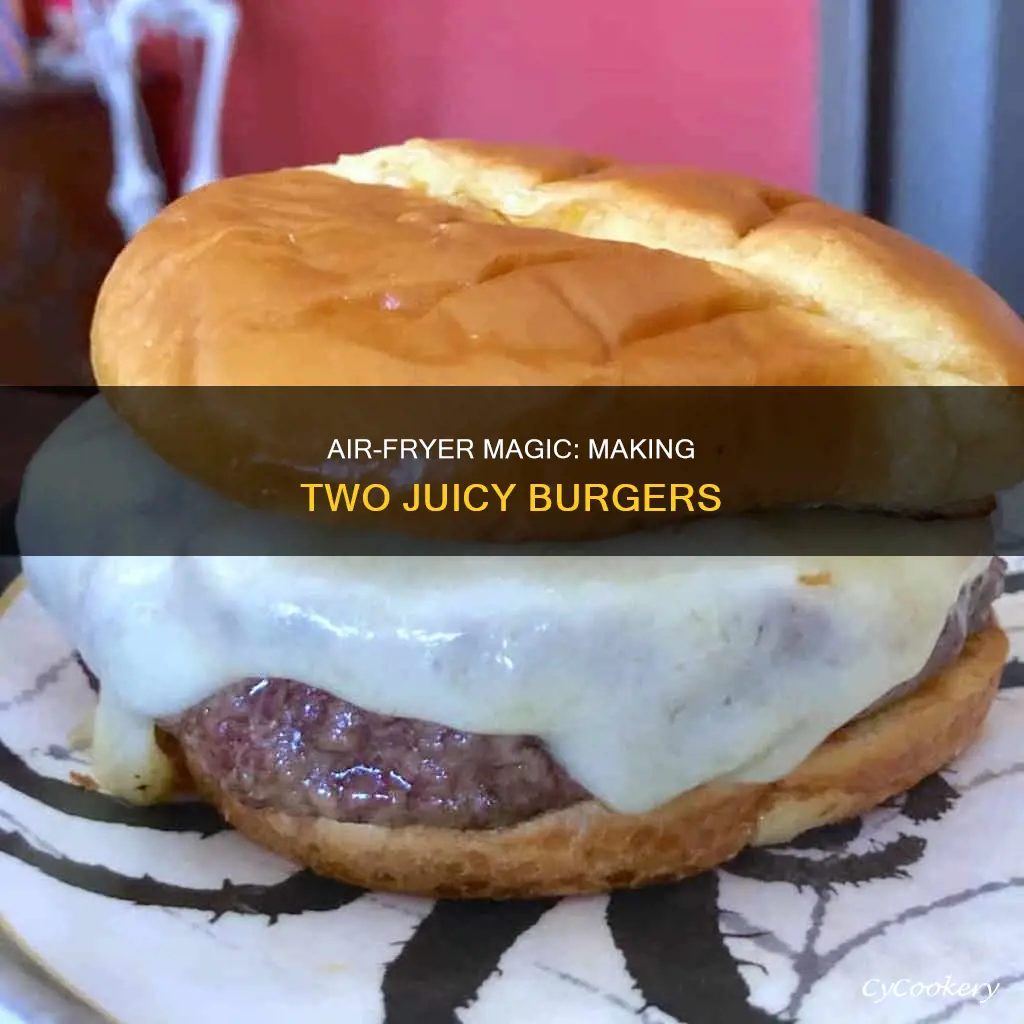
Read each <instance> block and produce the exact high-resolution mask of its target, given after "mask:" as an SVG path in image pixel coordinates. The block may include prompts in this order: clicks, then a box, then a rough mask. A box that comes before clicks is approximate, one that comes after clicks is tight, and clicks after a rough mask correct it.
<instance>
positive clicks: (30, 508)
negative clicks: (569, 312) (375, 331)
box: [2, 386, 1024, 555]
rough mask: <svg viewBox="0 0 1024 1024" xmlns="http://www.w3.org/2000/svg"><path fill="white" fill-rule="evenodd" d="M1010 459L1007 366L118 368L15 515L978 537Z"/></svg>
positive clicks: (400, 532) (677, 539)
mask: <svg viewBox="0 0 1024 1024" xmlns="http://www.w3.org/2000/svg"><path fill="white" fill-rule="evenodd" d="M2 423H3V427H4V429H5V430H16V429H17V426H18V424H17V420H16V418H12V417H6V418H5V419H4V420H3V421H2ZM1021 480H1024V395H1022V393H1021V392H1020V390H1019V389H1013V388H964V387H948V388H944V387H932V388H923V387H904V388H893V387H861V388H844V387H836V388H821V387H807V388H800V387H786V388H779V387H764V388H762V387H756V386H751V387H733V386H729V387H720V388H714V387H705V388H658V387H650V388H612V387H594V388H534V387H516V388H512V387H507V388H488V387H481V388H388V387H381V388H243V387H239V388H120V389H111V390H108V391H106V392H104V394H103V396H102V397H100V398H95V399H92V400H90V401H88V402H86V403H85V404H84V405H82V406H81V407H80V408H79V409H78V410H77V411H75V412H74V413H73V414H72V415H70V416H69V417H68V418H67V419H66V420H65V421H64V422H63V423H61V425H60V426H59V427H58V428H57V429H56V431H54V432H53V433H52V434H51V435H50V437H49V438H48V439H47V440H46V441H45V442H44V443H43V444H42V445H41V446H40V447H39V449H38V451H37V452H36V454H35V456H34V457H33V459H32V462H31V464H30V466H29V468H28V471H27V472H26V474H25V477H24V481H23V486H22V492H21V500H20V510H19V516H18V524H17V533H18V543H19V546H20V547H21V549H22V550H23V551H25V552H26V553H35V554H87V555H94V554H137V555H161V554H175V553H194V554H211V555H217V554H262V555H277V554H326V553H333V554H343V555H359V554H367V555H369V554H384V555H391V554H423V555H431V554H460V553H465V554H488V555H490V554H494V555H509V554H536V553H540V554H559V555H579V554H615V555H619V554H647V555H661V554H690V555H700V554H709V555H712V554H714V555H733V554H735V555H761V554H771V553H785V554H798V555H799V554H807V555H818V554H851V555H872V554H942V553H950V554H974V553H983V552H986V551H991V550H992V549H993V545H994V544H995V541H994V539H993V535H992V530H991V523H990V521H989V514H990V513H991V512H992V509H993V501H992V497H993V495H995V494H996V493H997V492H1003V491H1006V490H1008V489H1010V488H1012V487H1014V486H1015V485H1016V484H1018V483H1019V482H1020V481H1021Z"/></svg>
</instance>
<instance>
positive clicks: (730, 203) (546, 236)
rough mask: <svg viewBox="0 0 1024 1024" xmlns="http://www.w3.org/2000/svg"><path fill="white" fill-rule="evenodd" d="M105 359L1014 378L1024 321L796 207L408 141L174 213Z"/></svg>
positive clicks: (114, 294)
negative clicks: (384, 186)
mask: <svg viewBox="0 0 1024 1024" xmlns="http://www.w3.org/2000/svg"><path fill="white" fill-rule="evenodd" d="M347 182H357V183H361V184H363V185H364V186H365V185H372V186H381V185H387V186H395V187H396V188H397V191H396V190H395V189H381V188H379V187H378V188H373V189H371V188H367V187H360V188H353V187H351V186H350V185H349V184H347ZM431 200H433V201H431ZM525 228H533V229H538V228H542V229H547V230H545V231H537V230H531V231H526V230H524V229H525ZM598 240H611V241H615V242H619V243H628V244H625V245H606V244H604V245H603V244H599V241H598ZM650 250H669V252H671V253H677V254H681V255H684V256H687V257H691V259H687V260H680V259H678V258H675V257H673V256H672V255H669V252H664V251H650ZM737 316H738V318H739V319H738V320H736V319H734V317H737ZM271 325H272V329H269V330H268V326H271ZM484 335H485V336H486V344H479V341H480V340H481V338H482V337H483V336H484ZM474 342H477V343H474ZM93 363H94V368H95V372H96V376H97V379H98V381H99V383H100V384H101V385H146V384H163V385H167V384H201V385H208V384H229V385H234V384H272V385H278V384H315V385H320V384H407V383H408V384H424V383H427V384H430V383H438V384H446V385H451V384H495V385H500V384H577V383H595V384H603V383H630V384H632V383H636V384H650V383H657V384H681V385H694V384H697V385H699V384H705V383H707V384H722V383H736V384H747V383H752V384H806V383H815V384H817V383H822V384H849V385H858V384H933V385H934V384H1020V383H1024V326H1022V323H1021V320H1020V318H1019V317H1017V315H1016V314H1015V313H1014V312H1013V311H1012V310H1011V309H1010V308H1009V307H1008V306H1007V305H1006V304H1005V303H1004V302H1003V301H1002V300H1001V299H1000V298H999V297H998V296H997V295H996V294H995V293H994V292H993V291H991V290H990V289H989V288H988V287H987V286H986V285H984V284H983V283H982V282H981V281H979V280H978V279H976V278H974V277H972V276H971V275H970V274H968V273H967V272H965V271H963V270H961V269H960V268H958V267H957V266H956V265H955V264H953V263H952V262H950V261H949V260H947V259H945V258H944V257H943V256H941V255H939V254H938V253H935V252H933V251H931V250H929V249H927V248H926V247H924V246H922V245H919V244H918V243H916V242H914V241H912V240H911V239H909V238H907V237H905V236H903V235H901V234H899V233H898V232H896V231H894V230H892V229H890V228H888V227H885V226H884V225H881V224H878V223H876V222H874V221H871V220H869V219H867V218H865V217H861V216H857V215H854V214H851V213H847V212H845V211H842V210H840V209H837V208H836V207H833V206H829V205H828V204H826V203H823V202H820V201H818V200H815V199H811V198H809V197H808V196H805V195H801V194H799V193H796V192H792V191H788V190H784V189H779V188H772V187H769V186H766V185H763V184H760V183H758V182H755V181H752V180H748V179H744V178H739V177H734V176H728V175H722V174H710V173H702V172H698V171H692V170H686V169H677V168H664V167H653V168H652V167H634V166H630V165H625V164H616V163H613V162H612V161H610V160H604V159H597V158H594V157H589V156H584V155H581V154H577V153H572V152H568V151H562V150H549V149H539V148H530V147H522V146H515V147H513V146H499V145H482V144H477V143H466V142H430V141H426V140H413V141H411V142H408V143H406V144H405V145H403V146H394V147H387V148H384V149H378V150H374V151H371V152H369V153H366V154H363V155H360V156H344V157H341V158H340V159H339V160H338V162H337V163H336V164H334V165H329V166H326V167H323V168H319V169H307V170H304V171H283V172H277V173H272V174H268V175H256V176H251V177H245V178H236V179H233V180H228V181H223V182H218V183H216V184H214V185H212V186H210V187H208V188H206V189H203V190H200V191H199V192H196V193H193V194H191V195H188V196H186V197H184V198H183V199H180V200H179V201H178V202H176V203H174V204H172V205H171V206H170V207H169V208H168V209H167V210H165V211H164V212H163V213H162V214H161V215H160V216H158V217H157V218H156V219H155V220H154V221H153V222H152V223H151V224H150V225H148V226H147V227H146V228H145V229H144V230H143V231H142V232H141V233H140V234H139V235H138V236H137V237H136V238H135V239H134V240H133V241H132V243H131V244H130V245H129V246H128V247H127V249H126V250H125V251H124V253H123V254H122V255H121V258H120V259H119V260H118V261H117V263H116V264H115V266H114V268H113V270H112V271H111V273H110V275H109V277H108V279H107V282H106V284H105V286H104V288H103V291H102V295H101V297H100V301H99V304H98V307H97V310H96V318H95V322H94V329H93ZM665 372H668V373H669V374H670V377H669V379H666V378H665V376H664V375H663V374H664V373H665ZM654 374H657V376H654Z"/></svg>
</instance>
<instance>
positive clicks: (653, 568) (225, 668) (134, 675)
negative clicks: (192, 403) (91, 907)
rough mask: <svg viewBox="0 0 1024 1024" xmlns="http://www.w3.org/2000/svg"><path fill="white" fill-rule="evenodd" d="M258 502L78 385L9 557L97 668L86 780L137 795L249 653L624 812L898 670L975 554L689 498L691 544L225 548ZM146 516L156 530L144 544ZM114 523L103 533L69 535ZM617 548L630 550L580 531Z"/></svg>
mask: <svg viewBox="0 0 1024 1024" xmlns="http://www.w3.org/2000/svg"><path fill="white" fill-rule="evenodd" d="M97 474H100V475H101V477H102V479H101V481H99V482H97V479H96V477H97ZM76 479H77V480H86V479H88V480H89V481H90V482H89V484H88V486H81V487H77V486H76V484H75V480H76ZM72 496H73V498H74V500H70V499H71V497H72ZM86 502H89V503H91V504H92V506H93V508H92V510H91V511H90V512H89V513H88V514H83V512H82V507H83V504H84V503H86ZM267 524H268V520H267V518H266V517H264V516H262V515H259V514H255V513H251V512H249V511H247V510H244V509H241V508H240V507H238V506H236V505H233V504H231V503H229V502H226V501H223V500H222V499H220V498H219V497H216V496H214V495H212V494H211V493H209V492H207V491H205V490H204V489H202V488H200V487H198V486H197V485H195V484H193V483H191V482H190V481H188V480H186V479H184V478H183V477H181V476H180V475H179V474H177V473H176V472H175V471H173V470H171V469H170V468H169V467H167V466H166V465H165V464H164V463H162V462H161V461H160V460H159V459H158V458H157V457H156V456H155V455H153V454H152V453H151V452H150V451H149V450H148V448H147V447H146V446H145V445H143V444H142V443H141V442H139V441H138V440H137V439H136V438H135V437H134V435H133V434H132V433H131V432H130V431H129V430H128V429H127V428H126V427H125V426H124V425H122V424H121V423H120V421H119V420H118V419H117V418H116V417H115V416H114V415H113V414H112V413H111V412H110V410H109V408H108V407H107V406H106V405H105V403H103V402H102V400H99V399H97V400H94V401H93V402H91V403H89V404H88V405H87V406H86V407H84V408H83V410H82V411H80V412H79V413H78V414H76V416H75V417H73V418H72V419H71V420H69V421H67V422H66V423H65V424H64V425H63V426H62V427H61V428H60V429H59V430H58V431H57V432H56V433H55V434H54V435H53V437H51V439H50V440H49V441H48V442H47V443H46V445H44V446H43V448H42V449H40V452H39V453H38V454H37V456H36V458H35V460H34V461H33V464H32V466H31V467H30V470H29V472H28V473H27V475H26V480H25V485H24V488H23V494H22V502H21V510H20V514H19V523H18V530H19V536H20V537H21V539H22V542H23V546H24V547H25V548H26V549H35V550H36V551H46V552H48V553H47V554H44V555H39V554H29V555H27V556H26V557H25V559H24V569H25V575H26V577H27V580H28V585H29V587H30V589H31V592H32V593H33V594H34V596H35V597H36V598H37V599H38V600H39V601H40V602H41V604H42V605H43V606H44V607H45V608H46V609H48V611H49V612H50V613H51V614H52V616H53V617H54V618H55V620H56V621H57V622H58V623H59V624H60V626H61V627H62V628H63V630H64V631H65V633H66V634H67V636H68V639H69V640H70V642H71V643H73V644H74V645H75V646H76V647H77V648H78V649H79V650H80V651H81V652H82V655H83V657H84V658H85V660H86V662H87V663H88V664H89V665H90V666H91V667H92V669H93V670H94V671H95V672H96V673H97V675H98V676H99V678H100V679H101V681H102V696H101V699H100V710H99V712H98V715H97V725H96V735H95V739H94V755H95V760H96V765H95V769H94V770H95V773H96V775H97V777H98V779H99V781H100V782H101V783H102V784H104V785H106V786H107V787H108V788H111V789H114V790H115V791H118V792H121V793H123V794H124V795H126V796H129V797H134V798H136V799H138V798H139V797H140V793H139V792H138V791H137V787H138V786H139V785H140V784H143V785H146V786H147V787H149V788H148V789H147V791H146V792H145V794H141V795H144V796H146V797H154V796H157V795H158V794H159V791H160V789H161V787H162V786H163V784H164V782H165V781H166V767H167V766H166V763H165V762H164V761H163V759H162V758H161V757H160V756H159V753H158V751H157V750H156V747H155V744H154V742H153V728H152V726H153V721H154V720H155V719H157V718H160V717H161V716H165V715H173V714H176V713H178V712H181V711H183V710H185V709H186V708H188V707H189V706H191V705H192V704H195V703H197V702H199V701H201V700H203V699H205V698H207V697H209V696H211V695H212V694H213V693H215V692H216V691H217V690H218V689H219V688H221V687H222V686H224V685H226V684H228V683H231V682H234V681H237V680H239V679H242V678H244V677H250V676H263V675H266V676H281V677H286V678H291V679H295V680H299V681H302V682H304V683H307V684H309V685H311V686H315V687H319V688H321V689H324V690H327V691H328V692H330V693H332V694H334V695H336V696H338V697H340V698H343V699H345V700H348V701H351V702H353V703H355V704H358V705H360V706H362V707H364V708H366V709H368V710H371V711H375V712H379V713H384V714H392V715H400V716H408V717H414V718H421V719H426V720H430V721H436V722H441V723H443V724H445V725H449V726H452V727H455V728H459V729H464V730H469V731H475V732H485V733H486V732H492V733H525V734H531V735H535V736H538V737H540V738H541V739H543V740H544V741H545V742H546V743H547V745H548V747H549V749H550V750H551V753H552V755H553V756H554V757H555V758H556V759H557V760H558V761H559V762H560V763H561V764H562V765H563V766H564V768H565V769H566V770H567V771H568V773H569V774H570V775H571V776H572V777H573V778H575V779H576V780H577V781H578V782H580V783H581V784H582V785H583V786H585V787H586V788H587V789H589V790H590V791H591V792H592V793H593V794H594V795H595V796H596V797H598V798H599V799H600V800H602V801H604V802H605V803H606V804H607V805H608V806H610V807H612V808H614V809H615V810H618V811H622V812H644V811H647V810H650V809H652V808H654V807H656V806H658V805H659V804H661V803H663V802H665V801H667V800H669V799H671V798H673V797H674V796H676V795H678V794H679V793H682V792H684V791H685V790H687V789H690V788H691V787H694V786H697V785H699V784H701V783H703V782H707V781H709V780H712V779H717V778H736V779H748V780H769V779H772V778H777V777H781V776H782V775H784V774H786V773H788V772H789V771H791V770H792V769H793V768H795V767H796V766H797V765H798V764H799V763H800V762H801V761H802V760H803V759H804V758H805V757H806V756H807V755H808V754H809V753H810V752H811V751H812V750H813V749H814V748H815V747H816V746H817V745H818V744H820V743H821V742H822V741H823V740H824V739H825V738H826V737H827V736H828V734H829V733H830V732H832V731H833V730H834V729H836V728H837V727H839V726H840V725H842V724H843V723H845V722H846V721H848V720H849V719H851V718H852V717H854V716H856V715H857V714H858V713H859V712H860V711H862V710H864V709H865V708H866V707H868V706H869V705H870V704H871V703H873V702H874V701H875V700H877V699H878V698H880V697H882V696H883V695H884V694H885V693H887V692H888V691H889V690H890V689H892V688H893V687H894V686H896V685H897V684H898V683H900V682H902V681H904V680H906V679H908V678H910V677H911V676H913V675H915V674H916V673H917V672H918V671H919V670H920V668H921V666H922V665H923V664H924V663H925V661H926V660H927V658H928V656H929V654H930V652H931V650H932V648H933V646H934V644H935V642H936V640H937V639H938V636H939V634H940V631H941V629H942V626H943V624H944V622H945V619H946V615H947V613H948V611H949V608H950V607H951V605H952V604H953V602H954V601H955V599H956V597H957V594H958V592H959V590H960V588H961V587H962V586H964V585H965V584H966V583H968V582H970V580H971V579H973V578H975V577H976V576H977V575H979V574H980V573H981V572H983V571H984V570H985V568H986V566H987V564H988V561H989V560H988V558H985V557H980V558H972V557H966V556H962V555H959V554H950V555H948V556H929V557H924V556H906V555H902V556H901V555H899V554H892V555H882V556H875V557H849V556H847V557H839V556H835V557H798V556H794V555H792V554H790V553H788V552H791V551H793V550H798V549H799V541H798V540H796V539H795V538H797V537H799V536H801V534H802V533H803V532H806V530H808V529H816V530H824V529H835V530H841V529H857V530H860V531H862V530H863V529H865V528H867V527H868V525H869V524H870V525H871V527H872V528H874V529H876V530H877V531H878V534H879V537H880V538H885V539H887V540H888V541H890V542H891V549H892V550H893V551H895V552H898V551H899V550H901V549H902V550H907V545H906V544H905V543H904V541H905V538H906V537H907V536H908V535H907V533H906V532H905V531H907V530H924V529H928V530H932V531H934V532H935V533H936V536H940V531H943V532H942V533H941V536H947V535H948V536H949V538H950V550H951V551H954V552H955V551H958V550H959V551H962V550H970V549H969V548H965V547H964V546H963V543H962V540H960V539H958V538H962V531H963V530H964V529H965V526H964V524H955V523H954V524H946V523H938V524H927V525H925V524H920V523H906V522H901V521H895V520H891V519H882V518H879V519H878V520H877V521H876V520H874V519H872V518H871V517H867V516H864V515H857V516H851V515H845V514H842V513H836V514H834V515H830V514H829V513H825V512H814V513H805V514H804V515H802V516H778V517H768V518H767V519H762V520H757V521H754V520H751V519H727V518H725V517H720V518H718V519H706V520H701V521H699V522H695V523H693V524H692V525H688V526H687V527H686V529H685V530H683V531H681V532H680V533H679V534H678V537H679V550H680V551H681V552H686V551H694V552H698V553H697V554H680V555H675V556H672V557H664V556H656V555H650V554H644V551H645V544H646V543H649V542H650V538H648V539H647V540H645V539H644V537H643V536H639V535H638V536H634V537H630V538H625V539H622V538H620V539H617V540H615V541H611V542H607V543H605V544H604V546H603V548H602V545H601V544H595V545H594V550H595V552H597V553H594V554H591V555H590V556H589V557H579V556H559V555H552V554H545V553H538V554H535V555H529V556H520V557H500V556H499V557H488V556H483V557H481V556H476V555H472V554H468V555H467V554H464V553H452V554H446V555H435V556H427V555H423V554H422V553H417V552H418V551H421V550H422V545H421V546H419V547H417V546H415V545H413V546H410V549H409V551H410V553H408V554H406V555H405V556H402V557H398V556H388V555H386V554H383V555H382V554H371V555H366V556H358V557H351V556H349V557H343V556H331V555H329V554H327V553H326V552H328V551H329V539H330V536H333V535H332V534H330V531H326V532H325V531H323V530H319V528H318V529H311V530H306V531H303V530H300V528H299V526H295V527H293V528H292V530H293V532H292V534H291V536H292V537H294V538H295V539H296V551H297V552H299V553H297V554H295V555H277V556H254V555H251V554H244V555H234V556H232V555H230V554H228V553H227V552H228V551H230V550H231V548H230V547H229V546H228V544H229V542H230V541H231V540H234V541H236V542H239V543H240V538H245V537H247V536H251V531H254V530H255V531H259V530H263V529H267V528H268V525H267ZM273 528H274V529H275V530H277V531H278V535H280V530H281V527H280V524H279V523H277V522H276V521H274V522H273ZM83 531H90V532H91V533H92V534H94V535H95V534H100V535H101V536H100V537H99V539H98V540H97V539H93V540H91V541H90V540H89V539H88V538H86V537H84V536H83ZM713 531H717V532H718V533H719V534H720V533H721V532H722V531H739V533H738V534H737V536H744V537H747V538H748V539H749V538H750V537H751V536H752V534H751V531H760V536H770V537H771V538H772V539H774V540H776V541H777V544H778V551H779V553H778V554H772V555H765V554H761V555H758V556H757V557H755V558H742V557H732V556H721V557H718V556H704V555H700V554H699V552H700V551H701V550H702V547H703V546H704V545H705V543H706V541H707V538H708V537H709V536H712V534H713ZM104 533H105V534H106V536H105V537H103V536H102V534H104ZM158 536H160V537H165V538H168V539H167V540H166V541H163V542H161V547H160V550H166V551H168V552H173V553H169V554H165V555H161V556H154V555H151V554H146V553H145V552H146V551H147V550H149V551H152V550H154V549H156V546H157V543H158V541H157V539H156V538H157V537H158ZM325 538H326V539H325ZM115 540H116V542H117V543H118V544H119V546H118V547H117V548H116V550H118V551H122V552H124V554H117V555H114V554H107V555H104V556H84V555H81V554H79V553H76V552H81V551H83V550H96V549H97V546H98V545H102V546H103V549H104V550H115V547H114V543H115ZM300 541H301V543H300ZM623 545H625V546H626V550H630V551H635V552H636V555H635V556H633V557H624V556H607V555H602V554H601V553H600V552H601V551H602V550H605V551H614V550H622V546H623ZM901 545H902V548H901ZM235 550H245V549H244V548H236V549H235ZM249 550H252V546H251V541H250V542H249ZM460 550H461V549H460ZM542 550H543V549H538V551H542ZM717 550H721V548H718V549H717ZM737 550H739V548H737ZM61 551H63V552H65V554H60V553H59V552H61ZM49 552H56V553H55V554H50V553H49ZM139 552H142V553H139ZM821 574H827V581H826V582H825V585H808V577H811V578H812V580H811V582H814V580H813V577H819V579H818V581H817V582H818V583H819V584H820V583H821V579H820V577H821Z"/></svg>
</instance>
